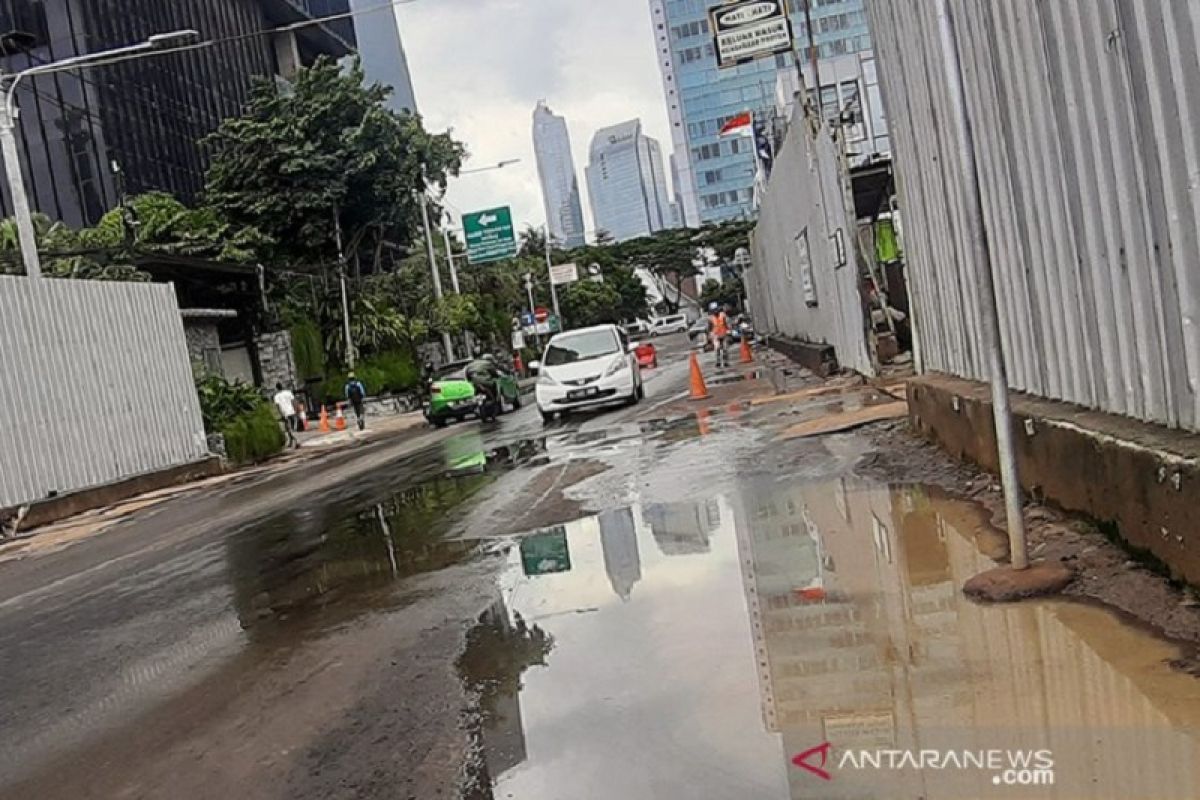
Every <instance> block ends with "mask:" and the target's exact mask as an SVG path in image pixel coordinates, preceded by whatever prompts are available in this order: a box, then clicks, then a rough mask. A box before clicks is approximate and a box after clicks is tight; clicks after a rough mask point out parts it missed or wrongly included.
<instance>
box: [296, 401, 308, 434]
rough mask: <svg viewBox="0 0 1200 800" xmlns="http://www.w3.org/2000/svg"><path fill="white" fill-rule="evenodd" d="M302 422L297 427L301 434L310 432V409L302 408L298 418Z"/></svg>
mask: <svg viewBox="0 0 1200 800" xmlns="http://www.w3.org/2000/svg"><path fill="white" fill-rule="evenodd" d="M296 419H298V420H299V421H300V422H299V424H298V425H297V426H296V427H297V429H298V430H300V431H301V432H303V431H306V430H308V408H307V407H305V406H300V414H299V416H297V417H296Z"/></svg>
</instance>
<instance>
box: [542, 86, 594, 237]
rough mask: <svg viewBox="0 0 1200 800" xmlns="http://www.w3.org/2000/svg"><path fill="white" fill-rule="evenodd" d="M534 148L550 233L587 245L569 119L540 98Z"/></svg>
mask: <svg viewBox="0 0 1200 800" xmlns="http://www.w3.org/2000/svg"><path fill="white" fill-rule="evenodd" d="M533 152H534V154H535V155H536V156H537V169H538V180H539V181H541V184H542V204H543V206H544V207H545V209H546V221H547V222H548V223H549V225H550V234H551V235H552V236H553V237H554V238H555V239H556V240H557V241H558V242H559V244H560V245H561V246H562V247H565V248H567V249H568V250H569V249H571V248H575V247H583V245H584V244H586V241H585V240H584V227H583V206H582V204H581V203H580V200H579V178H578V177H577V175H576V173H575V162H574V161H573V160H572V157H571V136H570V134H569V133H567V121H566V120H565V119H563V118H562V117H560V116H558V115H557V114H555V113H554V112H553V111H551V110H550V107H549V106H547V105H546V101H545V100H539V101H538V104H537V108H535V109H534V110H533Z"/></svg>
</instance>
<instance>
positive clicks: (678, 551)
mask: <svg viewBox="0 0 1200 800" xmlns="http://www.w3.org/2000/svg"><path fill="white" fill-rule="evenodd" d="M642 519H643V520H645V522H646V524H647V525H649V526H650V532H651V533H652V534H653V535H654V541H655V542H657V543H658V549H659V550H661V551H662V554H663V555H665V556H681V555H694V554H697V553H707V552H708V551H709V548H710V545H709V537H710V536H711V535H712V534H713V532H714V531H715V530H716V529H717V528H718V527H720V525H721V507H720V504H719V503H718V501H717V499H716V498H712V499H710V500H707V501H703V502H695V503H648V504H646V506H645V507H644V509H643V510H642Z"/></svg>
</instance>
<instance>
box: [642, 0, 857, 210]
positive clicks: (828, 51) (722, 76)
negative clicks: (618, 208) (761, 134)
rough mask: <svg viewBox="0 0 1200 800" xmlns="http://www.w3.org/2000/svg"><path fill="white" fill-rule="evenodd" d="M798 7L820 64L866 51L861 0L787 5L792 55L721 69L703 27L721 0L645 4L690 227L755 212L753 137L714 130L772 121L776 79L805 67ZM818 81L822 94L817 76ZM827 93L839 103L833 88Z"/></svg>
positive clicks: (837, 90) (797, 0) (836, 86)
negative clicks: (750, 118) (747, 116)
mask: <svg viewBox="0 0 1200 800" xmlns="http://www.w3.org/2000/svg"><path fill="white" fill-rule="evenodd" d="M776 1H777V2H784V0H776ZM805 2H809V3H811V4H812V7H811V9H810V10H809V14H810V16H811V19H812V24H813V37H812V39H813V46H815V47H816V51H817V58H818V63H819V64H825V63H827V62H829V61H832V60H836V59H839V58H842V57H845V56H850V55H860V54H869V53H870V50H871V37H870V33H869V31H868V28H867V15H866V11H865V10H864V8H863V0H791V1H790V2H789V3H788V11H789V15H790V18H791V23H792V26H791V27H792V33H793V36H794V47H795V54H794V55H793V54H792V53H790V52H787V53H781V54H777V55H775V56H772V57H768V58H761V59H758V60H755V61H750V62H747V63H743V64H739V65H737V66H734V67H728V68H724V69H722V68H718V66H717V56H716V52H715V46H714V40H713V33H712V30H711V28H710V11H711V10H712V9H714V8H718V7H721V6H722V3H721V2H720V0H650V17H651V23H652V25H653V29H654V37H655V54H656V55H657V56H658V65H659V69H660V71H661V72H662V79H663V93H664V95H665V96H666V101H667V115H668V117H669V119H670V123H671V137H672V145H673V147H674V164H673V167H674V168H673V172H674V174H675V176H676V181H677V183H676V191H677V193H678V195H679V199H680V203H681V205H682V218H683V222H684V223H685V224H687V225H689V226H696V225H700V224H703V223H709V222H721V221H724V220H730V219H738V218H745V217H749V216H751V215H752V214H753V213H754V185H755V173H756V162H755V156H754V147H753V143H752V139H750V138H749V137H745V136H726V137H721V135H720V131H721V127H722V126H723V125H724V124H725V122H727V121H728V120H729V119H731V118H733V117H736V116H738V115H739V114H742V113H744V112H747V111H749V112H752V113H753V114H754V116H755V119H756V120H762V121H766V120H771V119H772V118H773V116H774V114H775V108H776V105H777V103H776V82H777V77H778V73H779V72H781V71H787V72H790V73H792V74H793V75H794V74H795V73H796V70H797V63H798V61H799V62H800V63H803V64H805V65H807V63H808V61H809V55H810V52H809V32H808V27H807V26H806V24H805V10H804V4H805ZM819 68H820V67H819ZM821 71H822V72H824V69H823V68H821ZM833 72H834V70H832V69H831V74H832V73H833ZM821 83H822V89H823V90H824V89H825V88H826V86H825V84H826V81H825V78H824V76H823V77H822V79H821ZM846 83H847V86H846V87H845V92H846V93H847V98H846V100H847V102H852V98H851V97H849V92H850V90H851V86H850V83H851V82H850V81H846ZM831 88H832V92H833V93H834V95H835V96H836V97H837V98H840V97H841V93H842V92H843V89H842V87H840V84H838V83H834V84H833V85H832V87H831ZM835 104H836V101H835Z"/></svg>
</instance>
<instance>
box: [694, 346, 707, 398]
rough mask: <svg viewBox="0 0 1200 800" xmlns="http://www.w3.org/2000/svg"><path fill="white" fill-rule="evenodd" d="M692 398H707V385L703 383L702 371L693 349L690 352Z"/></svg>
mask: <svg viewBox="0 0 1200 800" xmlns="http://www.w3.org/2000/svg"><path fill="white" fill-rule="evenodd" d="M691 399H692V400H707V399H708V387H707V386H705V385H704V373H703V372H701V371H700V361H699V359H697V358H696V353H695V351H693V352H692V392H691Z"/></svg>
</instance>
